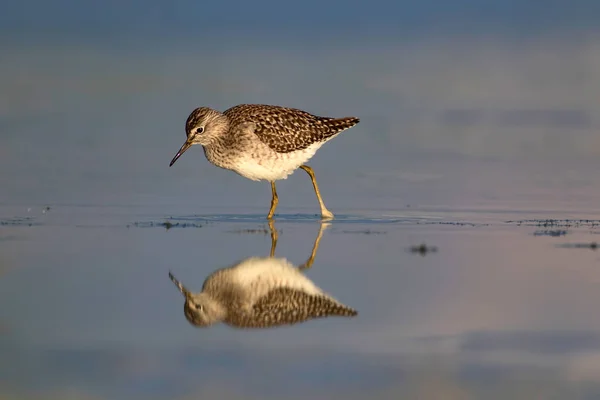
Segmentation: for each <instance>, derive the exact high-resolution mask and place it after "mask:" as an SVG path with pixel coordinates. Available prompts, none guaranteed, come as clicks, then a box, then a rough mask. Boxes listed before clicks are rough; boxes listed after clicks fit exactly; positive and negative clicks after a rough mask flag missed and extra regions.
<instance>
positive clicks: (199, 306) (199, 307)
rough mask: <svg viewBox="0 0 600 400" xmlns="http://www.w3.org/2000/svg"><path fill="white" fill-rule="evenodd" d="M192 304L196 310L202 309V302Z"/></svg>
mask: <svg viewBox="0 0 600 400" xmlns="http://www.w3.org/2000/svg"><path fill="white" fill-rule="evenodd" d="M194 306H195V307H196V310H198V311H202V304H194Z"/></svg>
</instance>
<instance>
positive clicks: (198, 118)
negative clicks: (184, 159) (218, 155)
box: [169, 107, 229, 166]
mask: <svg viewBox="0 0 600 400" xmlns="http://www.w3.org/2000/svg"><path fill="white" fill-rule="evenodd" d="M228 129H229V120H228V119H227V117H226V116H225V115H223V113H221V112H219V111H216V110H213V109H212V108H208V107H200V108H196V109H195V110H194V111H192V113H191V114H190V115H189V117H188V119H187V121H186V122H185V134H186V135H187V139H186V141H185V143H184V144H183V146H181V148H180V149H179V151H178V152H177V154H175V157H173V160H171V164H169V166H172V165H173V164H175V161H177V159H178V158H179V157H181V155H182V154H183V153H185V151H186V150H187V149H189V148H190V147H192V146H193V145H195V144H201V145H202V146H207V145H210V144H211V143H213V142H214V141H215V140H217V139H218V138H219V137H221V136H223V135H225V133H226V132H227V130H228Z"/></svg>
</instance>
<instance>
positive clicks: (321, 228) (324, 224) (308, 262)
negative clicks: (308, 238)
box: [298, 222, 331, 271]
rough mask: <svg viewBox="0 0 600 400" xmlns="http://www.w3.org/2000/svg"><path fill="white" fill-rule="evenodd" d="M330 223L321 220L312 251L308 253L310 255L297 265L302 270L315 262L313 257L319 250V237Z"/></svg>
mask: <svg viewBox="0 0 600 400" xmlns="http://www.w3.org/2000/svg"><path fill="white" fill-rule="evenodd" d="M329 225H331V224H330V223H328V222H321V224H320V226H319V233H318V234H317V238H316V239H315V243H314V244H313V248H312V252H311V253H310V257H308V260H306V262H305V263H304V264H302V265H300V266H299V267H298V269H299V270H301V271H303V270H305V269H309V268H310V267H312V265H313V263H314V262H315V257H316V256H317V251H318V250H319V244H320V243H321V238H322V237H323V232H324V231H325V229H327V227H328V226H329Z"/></svg>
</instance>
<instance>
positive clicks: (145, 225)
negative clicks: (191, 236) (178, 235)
mask: <svg viewBox="0 0 600 400" xmlns="http://www.w3.org/2000/svg"><path fill="white" fill-rule="evenodd" d="M131 226H135V227H136V228H165V229H166V230H169V229H172V228H202V227H203V226H204V225H202V224H199V223H196V222H175V223H173V222H171V221H165V222H153V221H148V222H134V223H133V224H131V225H127V228H129V227H131Z"/></svg>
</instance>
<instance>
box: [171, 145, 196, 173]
mask: <svg viewBox="0 0 600 400" xmlns="http://www.w3.org/2000/svg"><path fill="white" fill-rule="evenodd" d="M191 146H192V140H191V139H188V140H186V141H185V143H184V144H183V146H181V148H180V149H179V151H178V152H177V154H175V157H173V159H172V160H171V164H169V167H170V166H172V165H173V164H175V161H177V159H178V158H179V157H181V155H182V154H183V153H185V151H186V150H187V149H189V148H190V147H191Z"/></svg>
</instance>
